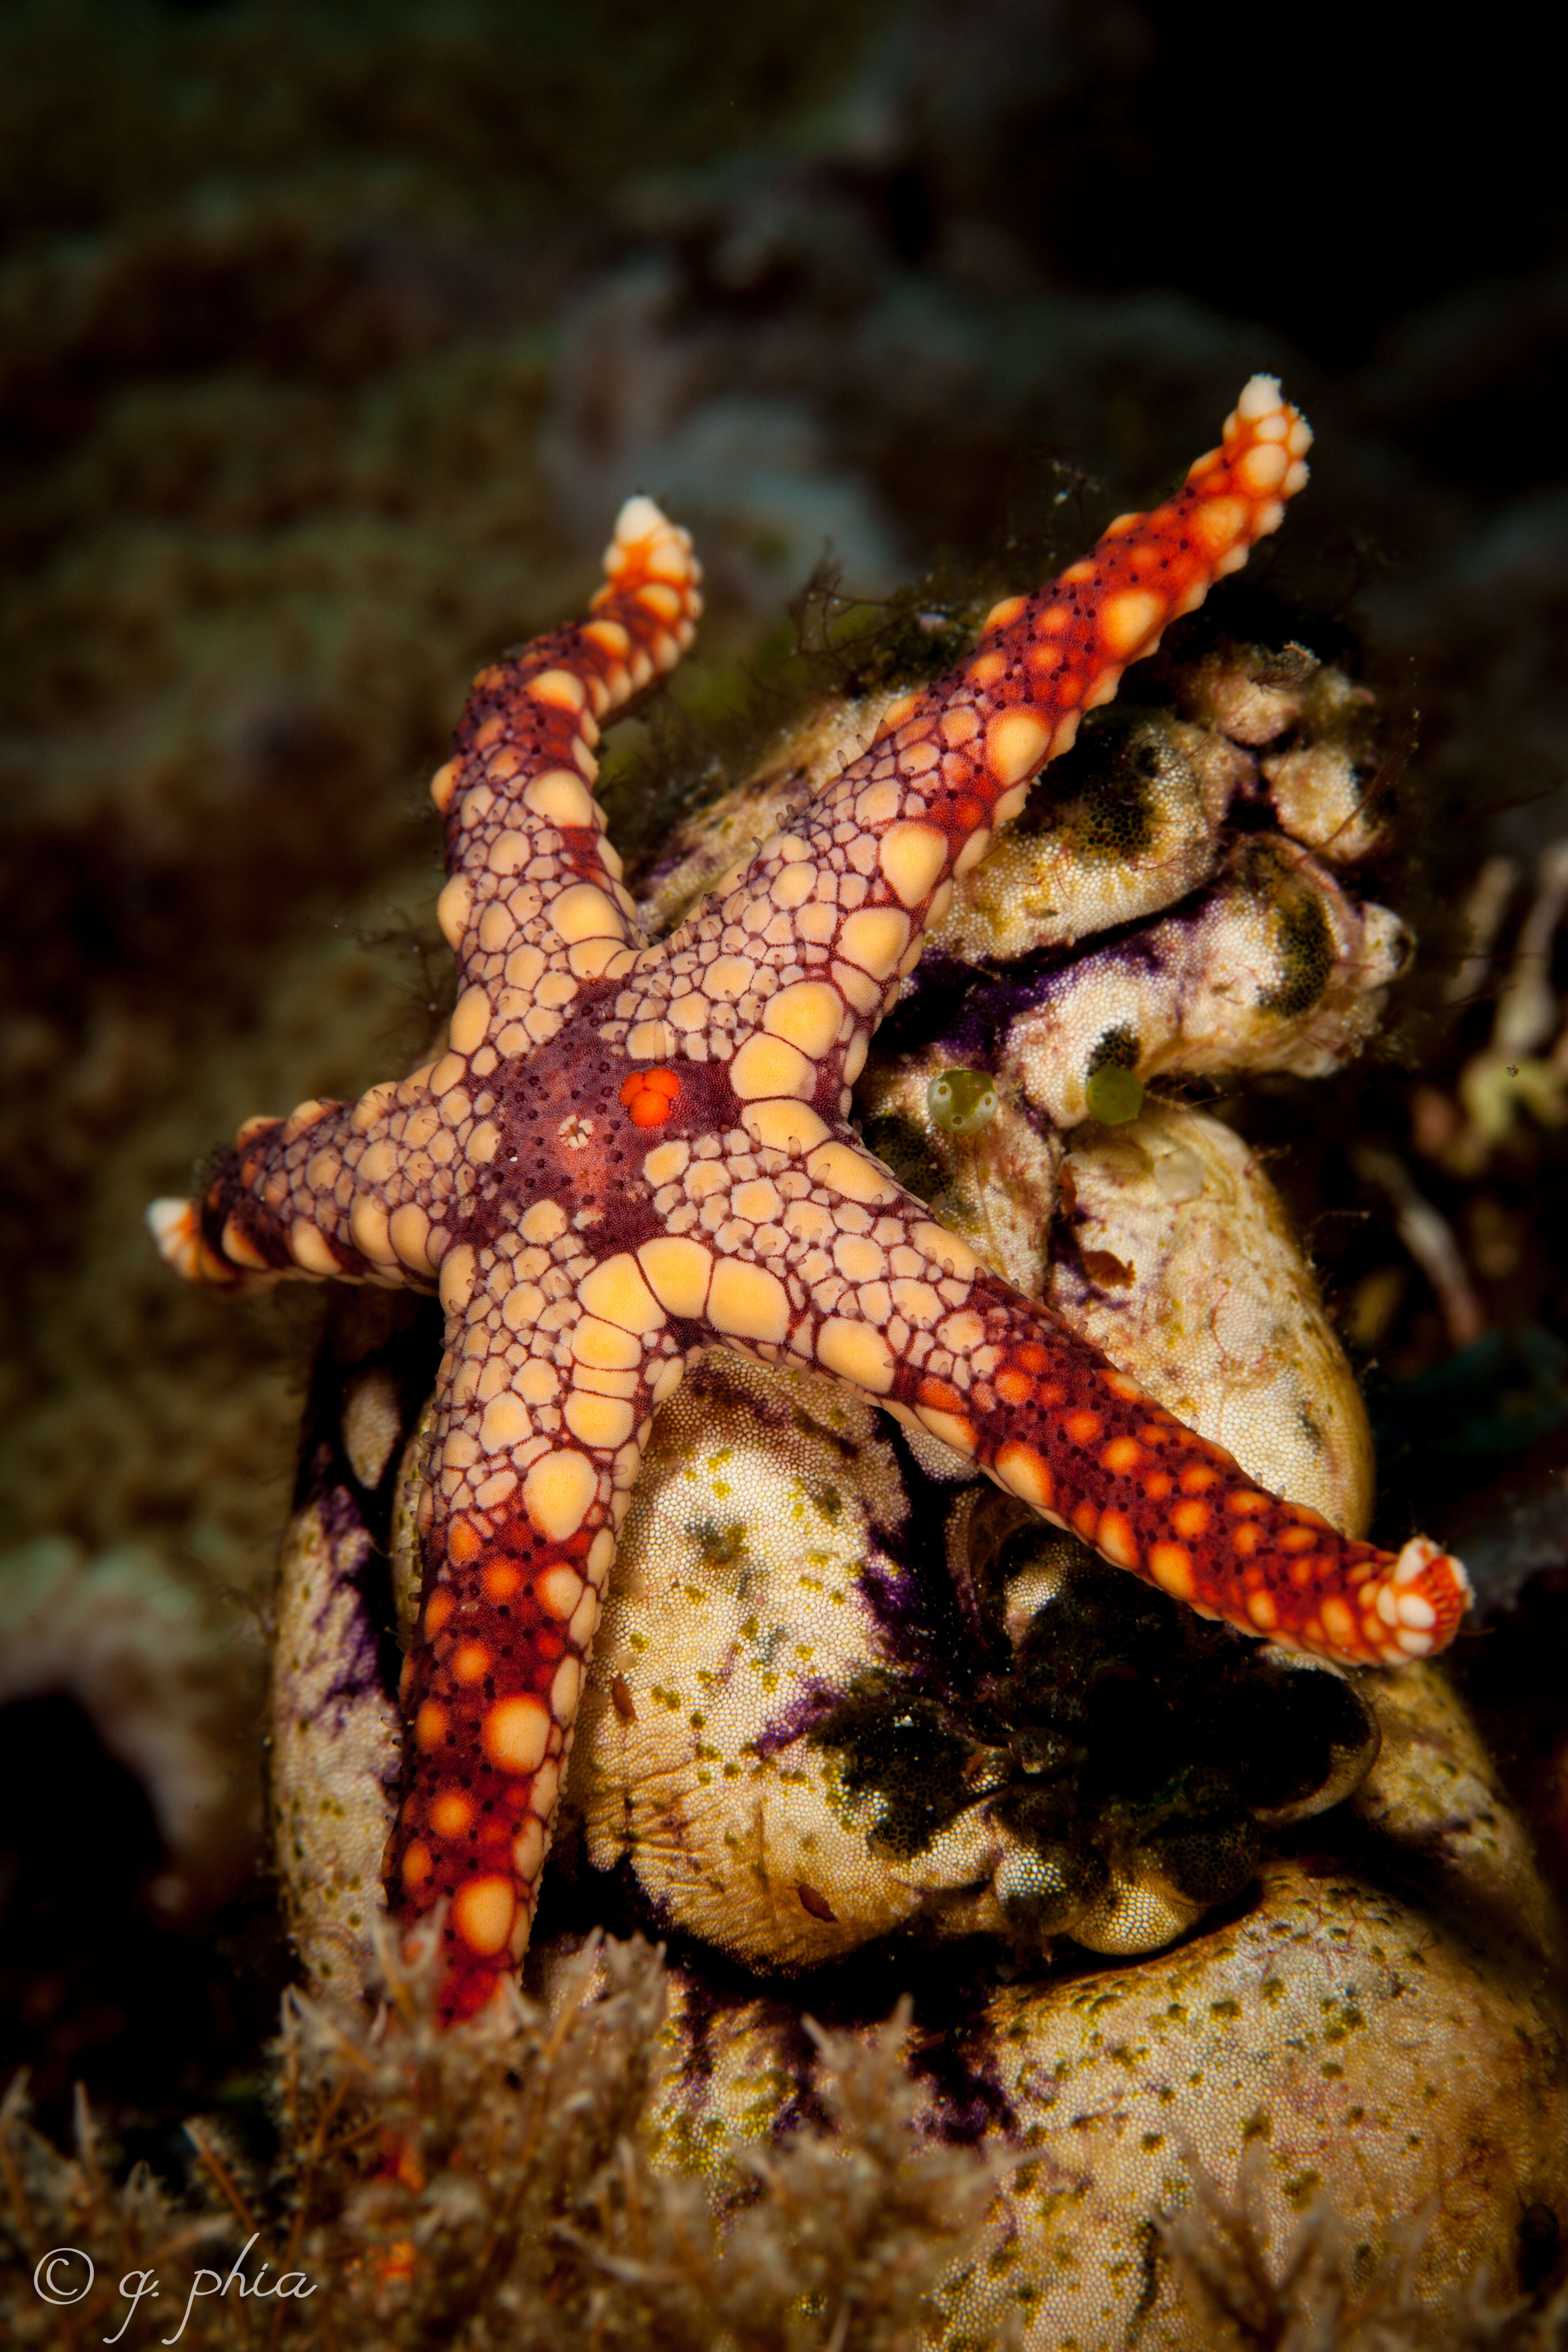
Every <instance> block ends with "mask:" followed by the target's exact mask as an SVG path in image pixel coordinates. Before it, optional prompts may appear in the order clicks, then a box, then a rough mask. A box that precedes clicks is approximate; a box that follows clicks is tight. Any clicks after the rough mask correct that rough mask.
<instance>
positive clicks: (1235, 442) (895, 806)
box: [605, 376, 1311, 1112]
mask: <svg viewBox="0 0 1568 2352" xmlns="http://www.w3.org/2000/svg"><path fill="white" fill-rule="evenodd" d="M1310 442H1311V434H1310V429H1309V427H1308V426H1307V425H1306V424H1305V423H1304V421H1303V420H1302V418H1301V417H1300V415H1299V414H1298V412H1297V411H1296V410H1295V409H1294V408H1293V407H1292V406H1291V405H1290V404H1289V402H1288V401H1286V400H1284V399H1283V398H1282V397H1281V395H1280V392H1279V384H1278V383H1276V382H1275V380H1274V379H1273V377H1271V376H1255V377H1254V378H1253V379H1252V381H1251V382H1250V383H1248V384H1247V387H1246V389H1245V390H1244V391H1243V393H1242V394H1241V397H1240V399H1239V400H1238V402H1237V406H1236V408H1235V410H1234V412H1233V413H1232V415H1230V416H1228V417H1227V418H1226V424H1225V431H1224V437H1223V441H1222V445H1221V446H1220V447H1219V448H1218V449H1215V450H1211V451H1210V452H1209V453H1208V454H1207V455H1206V456H1205V457H1200V458H1199V459H1198V460H1197V461H1196V463H1195V464H1194V466H1193V467H1192V468H1191V470H1190V472H1189V474H1188V476H1187V479H1186V481H1185V483H1184V486H1183V488H1181V489H1180V490H1178V491H1177V492H1176V494H1175V496H1174V497H1173V498H1172V499H1167V500H1166V502H1165V503H1164V504H1163V506H1159V507H1156V508H1154V509H1152V512H1150V513H1148V514H1129V515H1122V516H1121V517H1120V518H1119V519H1118V520H1116V521H1115V522H1113V523H1112V524H1111V525H1110V529H1109V530H1107V531H1106V532H1105V534H1104V536H1103V537H1102V538H1101V539H1100V541H1099V543H1098V545H1097V546H1096V547H1095V548H1094V549H1093V550H1092V551H1091V552H1090V553H1089V555H1088V556H1086V557H1085V558H1084V559H1083V560H1082V561H1081V562H1078V563H1074V564H1071V565H1069V566H1068V570H1067V571H1065V572H1062V573H1061V574H1060V575H1059V576H1058V578H1057V579H1056V580H1054V581H1053V582H1052V583H1050V585H1049V586H1048V587H1047V588H1043V589H1041V590H1040V591H1039V592H1038V593H1037V594H1035V595H1032V596H1014V597H1010V598H1009V599H1007V601H1006V602H1005V603H1004V604H998V605H997V606H996V607H995V608H994V611H993V612H992V613H991V614H989V616H988V617H987V620H986V623H985V625H984V630H983V632H982V635H981V641H980V644H979V646H978V647H977V648H976V650H975V652H974V653H973V655H972V656H970V658H969V659H968V660H967V661H966V662H964V663H963V665H962V666H961V667H959V668H957V669H955V670H952V671H951V672H950V673H949V675H948V676H947V677H944V678H942V679H941V680H939V681H938V682H937V683H936V684H935V685H933V686H931V687H928V688H925V689H923V690H922V691H921V692H919V693H914V694H910V695H909V696H907V697H905V698H904V699H903V700H902V701H900V702H899V703H895V704H894V705H893V707H892V708H891V709H889V711H888V712H887V714H886V716H885V717H884V719H883V720H882V723H881V726H880V728H879V730H878V733H877V736H876V738H875V739H874V740H873V741H872V742H871V744H870V745H869V746H868V749H867V750H866V751H864V752H862V753H861V755H860V756H859V758H858V759H857V760H855V761H852V762H851V763H850V764H849V766H847V768H846V769H844V771H843V772H842V773H841V774H839V775H838V776H837V777H836V778H835V779H834V780H833V782H831V783H830V784H828V785H827V786H826V789H825V790H824V791H823V792H822V793H820V794H819V795H818V796H817V798H816V800H815V801H814V802H813V803H811V804H810V805H809V806H808V807H807V808H806V809H805V811H804V812H803V814H802V815H801V816H800V818H799V819H798V820H797V822H796V823H795V824H794V825H793V826H791V827H790V828H789V830H788V831H787V832H784V833H783V834H778V835H774V836H773V839H772V840H771V841H768V842H765V843H764V844H763V846H762V848H761V849H760V850H759V851H758V852H757V854H756V856H754V857H753V859H752V862H751V864H750V866H748V867H747V868H746V869H745V871H744V872H743V873H742V875H741V876H740V877H738V878H737V880H736V881H735V882H734V884H733V886H732V887H731V888H730V889H729V890H728V891H727V892H726V894H725V896H724V898H723V899H722V901H721V903H720V904H719V905H718V906H717V907H716V908H708V909H703V910H700V911H699V912H698V913H697V914H696V915H694V916H693V917H692V918H690V919H689V921H688V922H687V923H686V924H685V925H684V926H683V927H682V929H680V930H679V931H678V932H677V933H676V934H675V935H674V937H673V938H672V939H671V940H669V941H668V943H667V952H666V954H665V956H664V957H663V959H662V960H660V961H658V962H657V963H654V962H651V961H648V960H644V961H643V963H642V964H641V965H639V967H638V970H637V973H636V974H635V975H634V976H632V977H630V978H628V980H627V982H626V990H625V992H624V993H623V997H622V999H621V1000H620V1001H619V1002H618V1003H617V1004H616V1015H617V1024H616V1031H615V1032H611V1031H608V1030H606V1031H605V1036H606V1038H610V1037H612V1036H613V1037H614V1041H615V1042H616V1043H623V1042H624V1047H625V1050H626V1053H628V1054H629V1055H631V1056H632V1057H633V1059H634V1060H637V1059H649V1060H655V1061H658V1060H663V1059H664V1058H666V1057H668V1056H669V1055H673V1054H675V1053H676V1052H678V1051H679V1052H681V1053H684V1054H686V1055H691V1054H692V1044H691V1040H692V1039H693V1038H694V1037H702V1036H708V1037H710V1036H711V1024H712V1015H713V1013H714V1012H715V1010H716V1009H717V1010H719V1011H720V1012H721V1016H722V1017H727V1019H728V1034H726V1035H725V1037H724V1040H723V1043H722V1045H721V1047H719V1048H718V1049H717V1050H719V1051H721V1054H722V1055H723V1057H724V1058H726V1059H728V1060H729V1061H730V1065H731V1076H732V1078H733V1081H734V1084H735V1087H736V1090H737V1092H738V1093H739V1094H741V1095H742V1097H744V1098H747V1099H753V1098H756V1097H760V1096H763V1095H769V1096H773V1095H784V1096H795V1097H800V1098H801V1099H803V1100H815V1101H816V1108H818V1109H819V1110H827V1109H829V1108H832V1109H837V1110H839V1111H841V1112H847V1108H848V1104H847V1098H846V1097H844V1095H843V1092H842V1090H843V1089H844V1088H845V1087H848V1086H851V1085H853V1083H854V1081H855V1079H856V1078H857V1077H858V1076H859V1073H860V1068H861V1066H862V1065H863V1063H864V1061H865V1058H866V1050H867V1046H868V1041H869V1039H870V1037H871V1035H872V1034H873V1033H874V1031H875V1029H876V1027H877V1024H878V1023H879V1020H880V1019H881V1017H882V1014H883V1013H884V1011H885V1010H886V1009H887V1007H888V1005H889V1003H891V1002H892V999H893V997H894V995H895V994H896V992H897V990H898V987H899V983H900V979H901V978H902V977H903V976H904V975H906V974H907V973H908V972H909V971H911V970H912V969H913V966H914V964H915V962H916V961H917V959H918V957H919V954H920V950H921V937H922V934H923V933H924V931H925V929H926V928H927V926H928V925H929V924H931V923H933V922H937V921H940V920H941V919H942V916H943V914H945V912H946V910H947V907H948V904H949V901H950V899H951V897H952V882H953V878H954V877H955V876H958V875H962V874H964V873H967V872H968V871H969V869H970V868H971V867H972V866H974V865H975V864H976V863H977V862H978V861H979V859H980V858H981V857H982V856H984V852H985V849H986V846H987V845H988V843H989V841H990V839H991V835H992V832H993V830H994V827H995V826H997V825H998V824H1005V823H1006V822H1007V821H1008V820H1009V819H1010V818H1012V817H1015V816H1016V814H1018V812H1019V810H1020V809H1021V808H1022V807H1023V805H1024V802H1025V799H1026V796H1027V793H1028V789H1029V785H1030V783H1031V782H1032V781H1033V779H1034V777H1035V776H1036V775H1037V773H1038V772H1039V771H1040V769H1041V768H1042V767H1043V766H1044V765H1045V763H1046V761H1047V760H1050V759H1054V758H1056V757H1058V755H1059V754H1060V753H1061V752H1063V751H1066V750H1067V749H1068V746H1069V745H1070V744H1071V742H1072V741H1073V740H1074V738H1075V736H1076V735H1077V732H1078V728H1079V720H1080V719H1081V717H1082V714H1083V712H1084V711H1085V710H1086V709H1094V708H1095V707H1096V706H1097V705H1098V704H1100V703H1103V702H1109V701H1110V698H1112V696H1113V695H1114V694H1115V692H1116V688H1117V686H1118V684H1119V682H1120V680H1121V673H1122V671H1123V669H1124V668H1125V667H1126V666H1127V664H1128V663H1129V662H1131V661H1136V660H1139V659H1141V658H1142V656H1144V655H1145V654H1150V653H1152V651H1153V650H1154V648H1155V646H1157V645H1158V644H1159V642H1160V637H1161V635H1162V633H1163V630H1164V629H1165V628H1166V627H1167V625H1169V624H1170V623H1171V622H1172V621H1173V620H1175V619H1177V618H1178V617H1179V616H1180V615H1181V614H1185V613H1191V612H1193V611H1194V610H1195V609H1196V608H1197V606H1198V605H1199V604H1202V602H1203V600H1204V598H1205V595H1206V594H1207V593H1208V590H1209V588H1210V587H1211V586H1212V585H1213V583H1215V581H1216V580H1218V579H1221V578H1223V577H1224V576H1225V575H1226V573H1227V572H1235V571H1237V570H1238V569H1239V568H1240V566H1241V565H1242V564H1244V563H1245V562H1246V561H1247V551H1248V549H1249V548H1250V547H1251V546H1252V545H1253V544H1254V543H1255V542H1256V541H1258V539H1260V538H1263V537H1264V536H1265V535H1266V534H1267V533H1268V532H1270V531H1273V530H1277V529H1278V528H1279V522H1280V520H1281V518H1282V516H1283V514H1284V511H1285V507H1284V501H1285V499H1287V498H1289V497H1291V496H1293V495H1294V493H1295V492H1296V491H1297V490H1299V489H1300V488H1301V487H1302V485H1303V484H1304V483H1305V481H1306V479H1307V467H1306V464H1305V452H1306V450H1307V449H1308V447H1309V446H1310ZM682 967H689V970H683V969H682ZM759 972H762V974H763V977H762V978H761V979H759V977H758V974H759ZM781 978H783V980H784V984H783V986H782V987H781V986H780V979H781ZM623 1011H624V1013H625V1019H624V1024H623V1022H622V1020H621V1016H622V1014H623ZM698 1058H706V1055H705V1054H703V1055H699V1056H698Z"/></svg>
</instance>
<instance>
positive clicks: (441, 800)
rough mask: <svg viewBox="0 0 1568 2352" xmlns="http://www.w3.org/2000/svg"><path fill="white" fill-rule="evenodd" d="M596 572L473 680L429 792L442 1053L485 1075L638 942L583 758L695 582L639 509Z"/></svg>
mask: <svg viewBox="0 0 1568 2352" xmlns="http://www.w3.org/2000/svg"><path fill="white" fill-rule="evenodd" d="M605 573H606V580H605V586H604V587H603V588H602V589H601V590H600V591H599V593H598V594H597V595H596V596H595V598H594V603H593V617H592V618H591V619H589V620H587V621H584V622H582V623H580V624H578V625H575V626H574V627H571V628H566V629H558V630H556V631H555V632H554V633H553V634H552V635H549V636H544V637H538V638H535V639H534V641H533V642H532V643H531V645H528V646H524V647H523V648H522V649H521V652H520V653H518V654H516V655H514V656H511V657H510V659H508V660H506V661H502V662H498V663H495V664H493V665H492V666H491V667H489V668H488V669H483V670H481V671H480V672H479V676H478V677H476V679H475V680H474V687H473V692H472V694H471V695H470V696H469V698H468V707H467V709H465V711H464V713H463V717H462V719H461V721H460V723H459V725H458V730H457V732H456V734H455V736H454V737H453V743H452V756H451V758H450V759H449V760H447V762H446V764H445V766H444V767H442V768H441V769H439V770H438V771H437V775H436V777H435V779H434V781H433V782H432V784H431V787H430V789H431V793H432V796H433V798H434V799H435V802H436V805H437V808H438V809H440V810H441V812H442V814H443V815H444V816H445V818H446V821H447V872H448V874H449V875H450V877H451V879H450V880H449V881H448V882H447V887H446V888H445V889H444V890H443V891H442V893H441V896H440V898H439V900H438V901H437V919H438V921H439V923H440V925H441V929H442V930H443V931H444V932H445V934H446V936H447V940H449V941H450V943H451V945H452V947H453V948H454V950H456V952H457V958H458V989H459V994H458V1004H457V1010H456V1012H455V1013H454V1014H453V1017H452V1044H453V1046H454V1048H455V1049H456V1050H457V1051H458V1052H461V1053H475V1052H476V1051H480V1050H484V1049H485V1048H486V1047H487V1045H488V1050H489V1053H490V1055H491V1058H492V1062H493V1060H494V1057H495V1055H496V1053H497V1051H498V1050H499V1052H500V1054H503V1055H510V1054H526V1053H527V1052H529V1051H530V1049H531V1047H533V1046H535V1045H542V1044H544V1043H545V1042H546V1041H547V1040H548V1039H549V1038H551V1037H552V1036H554V1035H555V1034H556V1033H557V1031H558V1030H559V1029H560V1028H561V1026H562V1024H563V1021H564V1019H565V1017H566V1010H567V1007H568V1006H569V1005H570V1004H571V1003H572V1002H573V1000H574V998H575V997H576V995H577V993H578V992H579V990H580V989H581V987H582V986H583V984H584V982H590V981H595V980H598V979H600V978H601V977H602V976H603V975H604V974H605V973H606V972H607V973H609V974H610V975H611V976H612V977H615V976H618V974H619V973H621V972H623V971H629V970H630V968H631V965H632V963H633V961H634V958H635V950H636V947H637V944H639V934H638V931H637V920H636V909H635V908H634V905H633V902H632V899H631V898H630V896H629V894H628V893H627V892H626V889H625V888H623V887H622V883H621V862H620V859H619V857H618V856H616V852H615V850H614V849H613V848H612V847H611V845H610V844H609V843H608V842H607V841H606V840H605V837H604V835H605V815H604V812H603V810H602V809H601V808H600V806H599V804H598V803H597V801H596V800H595V797H594V793H593V785H594V782H595V778H596V776H597V773H598V762H597V761H596V760H595V756H594V747H595V744H596V743H597V742H598V740H599V725H598V722H599V720H600V719H602V718H603V717H605V714H606V713H607V712H610V711H614V710H616V709H619V708H620V707H621V706H622V705H623V704H625V703H626V702H627V701H629V699H630V698H631V697H632V696H633V695H634V694H636V693H637V692H639V691H640V689H641V688H643V687H645V686H646V685H647V683H648V681H649V680H650V679H651V678H652V677H655V676H657V675H658V674H659V673H660V672H663V671H667V670H669V669H672V668H673V667H675V664H676V663H677V662H678V661H679V658H680V656H681V655H682V653H683V652H684V651H685V650H686V648H687V647H688V646H689V645H690V643H691V640H692V637H693V635H695V631H696V622H697V616H698V614H700V611H701V609H702V599H701V596H700V593H698V587H697V583H698V581H699V579H700V576H701V570H700V565H699V564H698V562H697V561H696V559H695V557H694V556H693V554H692V552H691V537H690V533H689V532H688V531H685V530H678V529H677V528H676V527H675V526H674V525H673V524H671V523H669V522H667V521H666V520H665V518H664V516H663V515H662V514H661V513H660V512H659V509H658V507H656V506H655V505H654V503H653V501H652V499H646V498H635V499H627V501H626V505H625V506H624V507H623V508H622V509H621V512H620V516H619V519H618V520H617V521H616V530H615V536H614V538H613V539H612V540H611V541H610V544H609V546H608V548H607V549H606V550H605ZM479 1075H481V1076H483V1075H484V1073H483V1072H481V1073H479Z"/></svg>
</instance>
